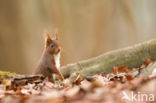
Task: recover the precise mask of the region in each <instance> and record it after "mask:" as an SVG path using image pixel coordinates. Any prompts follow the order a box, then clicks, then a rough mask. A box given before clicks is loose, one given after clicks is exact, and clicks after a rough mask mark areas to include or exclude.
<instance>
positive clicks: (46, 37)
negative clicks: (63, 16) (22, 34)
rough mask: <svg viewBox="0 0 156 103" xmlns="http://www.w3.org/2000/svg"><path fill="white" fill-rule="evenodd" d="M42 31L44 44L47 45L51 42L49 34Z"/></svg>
mask: <svg viewBox="0 0 156 103" xmlns="http://www.w3.org/2000/svg"><path fill="white" fill-rule="evenodd" d="M44 33H45V42H46V45H49V44H50V43H51V42H52V38H51V37H50V34H49V33H48V32H47V31H45V32H44Z"/></svg>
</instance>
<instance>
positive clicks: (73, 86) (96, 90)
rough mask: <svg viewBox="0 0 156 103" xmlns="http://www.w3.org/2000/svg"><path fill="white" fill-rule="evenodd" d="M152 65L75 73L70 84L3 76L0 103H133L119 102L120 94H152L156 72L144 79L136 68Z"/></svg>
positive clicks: (40, 78) (26, 77) (155, 90)
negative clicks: (90, 73) (107, 72)
mask: <svg viewBox="0 0 156 103" xmlns="http://www.w3.org/2000/svg"><path fill="white" fill-rule="evenodd" d="M152 62H153V61H152V60H151V59H148V60H146V61H145V62H144V63H143V64H142V65H141V67H140V68H128V67H127V66H120V67H117V66H114V68H113V72H111V73H109V74H103V73H100V74H95V75H93V76H87V77H85V78H83V77H82V75H81V74H79V75H78V76H77V78H76V79H75V80H74V82H73V83H70V82H69V78H67V79H66V80H65V81H64V82H63V83H55V84H53V83H51V82H49V81H48V80H47V79H46V78H44V77H42V76H11V77H9V76H3V77H1V78H0V103H132V102H134V101H132V100H128V99H122V97H123V96H124V95H123V93H131V92H134V93H140V94H141V93H153V94H154V95H156V89H155V85H156V69H154V70H153V73H152V74H151V75H149V76H148V77H142V76H139V73H140V69H143V68H145V67H147V66H148V65H149V64H150V63H152ZM140 94H139V95H140ZM138 98H139V97H138ZM145 99H146V98H144V100H145ZM154 101H155V100H154ZM146 102H148V101H146Z"/></svg>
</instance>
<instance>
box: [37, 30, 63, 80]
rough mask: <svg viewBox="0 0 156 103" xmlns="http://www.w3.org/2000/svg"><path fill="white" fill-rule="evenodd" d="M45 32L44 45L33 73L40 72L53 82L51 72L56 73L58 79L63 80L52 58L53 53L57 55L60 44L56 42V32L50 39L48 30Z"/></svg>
mask: <svg viewBox="0 0 156 103" xmlns="http://www.w3.org/2000/svg"><path fill="white" fill-rule="evenodd" d="M45 33H46V39H45V41H46V46H45V49H44V51H43V54H42V56H41V59H40V62H39V64H38V65H37V68H36V69H35V72H34V74H42V75H44V76H45V77H48V79H49V81H51V82H53V83H54V79H53V76H52V74H57V75H58V76H59V79H61V80H64V78H63V76H62V74H61V72H60V70H59V68H57V66H56V61H55V58H54V55H57V54H58V53H59V52H60V44H59V42H58V38H57V34H56V38H55V39H52V38H51V37H50V35H49V33H48V32H45Z"/></svg>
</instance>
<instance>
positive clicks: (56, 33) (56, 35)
mask: <svg viewBox="0 0 156 103" xmlns="http://www.w3.org/2000/svg"><path fill="white" fill-rule="evenodd" d="M55 39H56V40H58V31H56V32H55Z"/></svg>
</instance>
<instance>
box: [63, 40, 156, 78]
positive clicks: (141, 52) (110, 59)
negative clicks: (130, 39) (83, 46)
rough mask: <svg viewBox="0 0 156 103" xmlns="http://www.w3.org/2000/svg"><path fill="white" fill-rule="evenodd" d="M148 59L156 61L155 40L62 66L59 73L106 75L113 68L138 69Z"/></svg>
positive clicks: (65, 74) (66, 75) (68, 74)
mask: <svg viewBox="0 0 156 103" xmlns="http://www.w3.org/2000/svg"><path fill="white" fill-rule="evenodd" d="M149 58H151V59H152V60H156V39H153V40H150V41H146V42H143V43H140V44H137V45H134V46H131V47H127V48H123V49H119V50H115V51H111V52H108V53H104V54H102V55H100V56H97V57H94V58H91V59H88V60H83V61H79V62H77V63H74V64H69V65H66V66H63V67H61V72H62V74H63V75H64V77H69V76H70V75H71V74H72V73H81V75H82V76H83V77H85V76H88V75H94V74H96V73H100V72H103V73H105V74H106V73H109V72H112V71H113V66H122V65H126V66H128V67H129V68H133V67H140V65H141V64H142V63H143V62H144V61H145V60H147V59H149Z"/></svg>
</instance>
